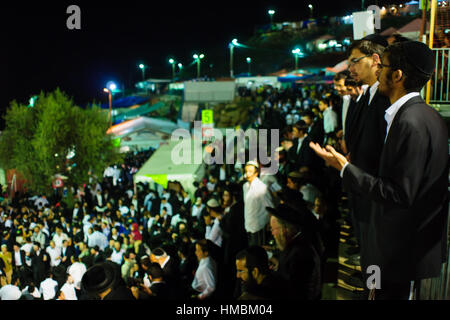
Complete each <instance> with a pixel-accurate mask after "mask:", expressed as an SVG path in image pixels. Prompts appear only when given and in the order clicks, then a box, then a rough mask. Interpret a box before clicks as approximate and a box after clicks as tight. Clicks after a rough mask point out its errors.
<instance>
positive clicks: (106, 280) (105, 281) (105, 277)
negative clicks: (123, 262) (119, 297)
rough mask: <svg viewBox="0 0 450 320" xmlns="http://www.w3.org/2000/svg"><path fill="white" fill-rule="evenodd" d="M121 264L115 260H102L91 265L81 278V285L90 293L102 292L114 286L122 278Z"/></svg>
mask: <svg viewBox="0 0 450 320" xmlns="http://www.w3.org/2000/svg"><path fill="white" fill-rule="evenodd" d="M120 277H121V275H120V270H119V266H118V265H117V264H115V263H114V262H108V261H107V262H102V263H98V264H95V265H93V266H92V267H90V268H89V269H88V270H87V271H86V272H85V274H84V275H83V277H82V278H81V287H82V288H83V289H84V290H85V291H86V292H88V293H97V294H98V293H101V292H104V291H105V290H107V289H108V288H114V287H115V285H116V284H117V283H118V281H119V280H120Z"/></svg>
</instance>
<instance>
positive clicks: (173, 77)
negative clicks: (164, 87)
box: [169, 59, 175, 80]
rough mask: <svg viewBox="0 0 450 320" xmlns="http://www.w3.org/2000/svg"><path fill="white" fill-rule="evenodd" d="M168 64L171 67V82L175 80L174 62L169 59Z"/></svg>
mask: <svg viewBox="0 0 450 320" xmlns="http://www.w3.org/2000/svg"><path fill="white" fill-rule="evenodd" d="M169 63H170V64H171V65H172V80H175V60H173V59H170V60H169Z"/></svg>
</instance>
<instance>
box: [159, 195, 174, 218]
mask: <svg viewBox="0 0 450 320" xmlns="http://www.w3.org/2000/svg"><path fill="white" fill-rule="evenodd" d="M164 208H165V209H166V214H167V215H169V216H172V205H171V204H170V203H169V202H167V199H166V198H161V206H160V210H159V214H160V215H161V214H162V213H163V209H164ZM161 216H162V215H161Z"/></svg>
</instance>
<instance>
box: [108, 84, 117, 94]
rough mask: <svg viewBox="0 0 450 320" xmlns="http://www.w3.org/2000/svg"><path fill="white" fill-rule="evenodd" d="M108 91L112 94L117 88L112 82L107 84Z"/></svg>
mask: <svg viewBox="0 0 450 320" xmlns="http://www.w3.org/2000/svg"><path fill="white" fill-rule="evenodd" d="M108 89H109V90H111V92H114V91H116V89H117V86H116V84H115V83H114V82H112V83H110V84H109V86H108Z"/></svg>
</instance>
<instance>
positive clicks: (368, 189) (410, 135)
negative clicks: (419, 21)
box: [310, 41, 448, 300]
mask: <svg viewBox="0 0 450 320" xmlns="http://www.w3.org/2000/svg"><path fill="white" fill-rule="evenodd" d="M379 67H380V71H379V72H378V74H377V76H378V80H379V82H380V84H379V88H378V90H379V91H380V93H382V94H384V95H386V96H387V97H389V100H390V103H391V106H390V107H389V108H388V109H387V110H386V113H385V119H386V124H387V128H386V138H385V143H384V147H383V150H382V153H381V158H380V167H379V170H378V173H377V174H376V175H373V174H368V173H367V172H366V171H363V170H361V169H360V168H359V167H357V166H355V165H354V164H352V163H351V162H348V161H347V159H346V158H345V157H344V156H343V155H342V154H339V153H338V152H336V150H334V149H333V148H332V147H330V146H327V147H326V149H324V148H322V147H320V146H319V145H317V144H314V143H311V144H310V146H311V148H313V149H314V150H315V152H316V153H317V154H318V155H319V156H321V157H322V158H323V159H324V160H325V161H326V162H327V164H328V165H330V166H333V167H334V168H336V169H337V170H339V171H340V172H341V177H342V178H343V185H344V187H345V188H346V189H347V190H351V192H355V193H360V194H367V195H369V197H370V198H371V200H372V202H371V206H370V208H369V210H370V220H371V221H370V223H369V229H368V246H369V248H370V252H369V253H368V257H367V259H368V262H369V265H375V266H378V267H379V271H380V281H379V282H380V283H376V282H375V286H373V282H371V283H368V286H370V287H371V289H372V293H374V294H375V299H380V300H382V299H405V300H406V299H408V298H411V293H412V291H413V288H414V286H415V287H416V288H417V286H418V283H419V280H421V279H427V278H432V277H437V276H439V275H440V271H441V264H442V262H443V261H444V260H445V259H446V255H445V251H446V249H447V248H446V236H447V230H446V226H447V214H448V195H447V193H448V191H447V184H448V180H447V179H448V133H447V127H446V125H445V123H444V121H443V120H442V118H441V117H440V115H439V114H438V113H437V112H436V111H435V110H434V109H433V108H431V107H430V106H428V105H427V104H426V103H425V102H424V101H423V100H422V98H421V97H420V96H419V91H420V90H421V88H422V87H423V86H424V85H425V84H426V82H427V81H428V80H429V79H430V77H431V75H432V74H433V71H434V68H435V59H434V54H433V52H432V51H431V50H430V49H429V48H428V47H427V46H426V45H425V44H423V43H420V42H416V41H406V42H401V43H396V44H393V45H391V46H389V47H387V48H386V50H385V52H384V53H383V55H382V59H381V63H380V65H379ZM363 271H364V272H366V270H363ZM367 282H369V281H367ZM375 289H376V290H375Z"/></svg>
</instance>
